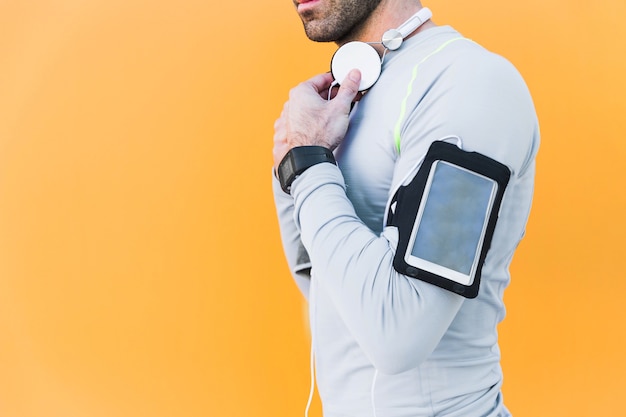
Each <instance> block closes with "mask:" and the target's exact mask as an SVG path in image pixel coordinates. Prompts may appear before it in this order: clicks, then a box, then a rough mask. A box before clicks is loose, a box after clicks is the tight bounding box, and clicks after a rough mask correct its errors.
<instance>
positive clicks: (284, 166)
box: [277, 146, 337, 194]
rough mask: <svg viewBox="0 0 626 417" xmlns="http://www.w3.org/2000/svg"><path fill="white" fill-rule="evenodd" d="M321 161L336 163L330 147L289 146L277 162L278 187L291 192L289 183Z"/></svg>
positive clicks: (288, 192)
mask: <svg viewBox="0 0 626 417" xmlns="http://www.w3.org/2000/svg"><path fill="white" fill-rule="evenodd" d="M322 162H330V163H332V164H334V165H337V162H336V161H335V156H334V155H333V153H332V152H331V150H330V149H328V148H325V147H323V146H297V147H295V148H291V149H290V150H289V152H287V154H286V155H285V157H284V158H283V160H282V161H280V164H278V171H277V174H278V180H279V182H280V188H282V189H283V191H284V192H286V193H287V194H290V193H291V184H292V183H293V182H294V180H295V179H296V178H298V176H299V175H301V174H302V173H303V172H304V171H306V170H307V169H309V168H310V167H312V166H313V165H317V164H321V163H322Z"/></svg>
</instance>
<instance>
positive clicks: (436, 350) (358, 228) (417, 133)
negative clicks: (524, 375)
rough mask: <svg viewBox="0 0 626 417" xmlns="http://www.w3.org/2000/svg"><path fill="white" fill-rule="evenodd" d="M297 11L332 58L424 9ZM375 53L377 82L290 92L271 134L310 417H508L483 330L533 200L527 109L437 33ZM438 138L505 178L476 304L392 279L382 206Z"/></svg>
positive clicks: (497, 66)
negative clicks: (301, 327)
mask: <svg viewBox="0 0 626 417" xmlns="http://www.w3.org/2000/svg"><path fill="white" fill-rule="evenodd" d="M295 5H296V8H297V11H298V14H299V15H300V18H301V19H302V21H303V23H304V28H305V31H306V34H307V36H308V37H309V38H310V39H312V40H314V41H322V42H336V43H337V44H338V45H340V46H341V45H344V44H346V43H347V42H350V41H363V42H378V41H380V40H381V38H382V36H383V33H384V32H385V31H387V30H388V29H393V28H398V27H399V26H401V25H402V24H403V23H404V22H406V21H407V20H408V19H409V18H410V17H411V16H413V15H414V14H415V13H416V12H417V11H419V10H420V9H422V5H421V4H420V3H419V2H418V1H416V0H300V2H299V3H298V2H296V3H295ZM375 47H376V48H377V51H378V52H379V54H380V55H381V57H382V56H383V55H384V60H383V66H382V73H381V75H380V78H379V79H378V81H377V82H376V83H375V84H374V86H373V87H371V88H370V89H369V90H368V91H366V92H365V93H364V94H362V93H359V92H358V89H359V85H360V81H361V72H360V71H359V70H352V71H350V72H349V73H348V75H347V76H346V77H345V78H344V79H342V80H337V81H338V82H340V87H339V89H338V90H337V88H336V87H335V86H334V84H333V76H332V75H331V74H321V75H318V76H315V77H313V78H311V79H310V80H308V81H305V82H303V83H302V84H300V85H298V86H297V87H295V88H294V89H292V90H291V92H290V95H289V101H288V102H287V103H286V104H285V106H284V109H283V112H282V114H281V115H280V118H279V119H278V120H277V121H276V123H275V135H274V150H273V155H274V170H275V171H274V172H275V176H274V179H273V181H274V196H275V202H276V207H277V211H278V218H279V223H280V228H281V236H282V240H283V246H284V250H285V254H286V257H287V260H288V263H289V266H290V269H291V271H292V273H293V276H294V279H295V281H296V284H297V285H298V287H299V288H300V290H301V291H302V293H303V294H304V296H305V297H306V298H307V299H308V301H309V308H310V325H311V333H312V339H313V340H312V344H313V346H312V350H313V352H314V354H315V367H316V374H317V384H318V388H319V393H320V397H321V399H322V404H323V408H324V415H325V416H326V417H347V416H350V417H356V416H358V417H364V416H378V417H382V416H384V417H421V416H447V417H485V416H487V417H495V416H500V417H503V416H509V415H510V414H509V412H508V411H507V409H506V407H505V406H504V404H503V400H502V396H501V385H502V372H501V368H500V353H499V348H498V341H497V329H496V327H497V324H498V323H499V322H500V321H501V320H502V319H503V317H504V313H505V309H504V305H503V301H502V297H503V292H504V289H505V288H506V286H507V285H508V283H509V280H510V277H509V272H508V267H509V264H510V262H511V259H512V256H513V252H514V250H515V248H516V246H517V245H518V243H519V241H520V239H521V238H522V236H523V234H524V229H525V225H526V221H527V217H528V214H529V211H530V205H531V199H532V192H533V182H534V168H535V155H536V152H537V148H538V144H539V131H538V125H537V119H536V115H535V110H534V107H533V104H532V100H531V98H530V95H529V93H528V91H527V88H526V86H525V84H524V82H523V80H522V79H521V77H520V76H519V74H518V73H517V71H516V70H515V69H514V68H513V66H512V65H511V64H510V63H508V62H507V61H506V60H504V59H503V58H501V57H499V56H497V55H495V54H492V53H490V52H488V51H486V50H485V49H483V48H482V47H480V46H479V45H477V44H476V43H474V42H472V41H470V40H468V39H466V38H463V37H462V36H461V35H460V34H459V33H458V32H456V31H455V30H454V29H452V28H451V27H448V26H436V25H435V24H434V23H433V22H432V21H430V20H428V21H427V22H425V23H423V24H422V25H421V26H419V28H417V29H416V30H414V31H412V32H411V33H409V34H408V35H407V36H405V37H404V40H403V43H402V46H401V47H400V48H399V49H398V50H395V51H392V50H388V51H384V50H385V47H384V46H382V45H375ZM329 89H330V93H329ZM437 141H444V142H450V143H453V144H456V145H458V146H459V147H462V149H463V150H464V151H467V152H472V153H478V154H480V155H484V156H486V157H488V158H489V159H490V160H494V161H497V162H499V163H501V164H503V165H505V166H506V167H507V168H508V170H509V171H510V178H509V179H508V186H507V187H506V191H505V193H504V197H503V199H502V201H501V207H500V209H499V213H498V214H499V216H498V220H497V223H496V225H495V231H494V232H493V237H492V240H491V245H490V247H489V248H488V252H487V257H486V259H483V260H482V261H481V267H482V276H481V277H480V289H479V292H478V295H477V296H476V297H475V298H466V297H464V296H463V295H462V294H459V293H457V292H455V291H451V290H450V288H444V287H442V286H441V285H435V284H433V283H432V282H427V281H425V280H422V279H419V278H413V277H410V276H408V275H407V274H403V273H401V272H399V271H398V270H397V267H395V266H394V256H395V252H396V248H397V246H398V239H399V237H398V236H399V232H398V227H394V226H393V225H388V224H387V223H386V220H387V218H386V214H387V212H388V206H389V203H390V200H391V199H392V197H393V196H394V195H395V193H396V191H397V190H398V188H399V187H400V185H402V184H406V183H407V180H410V178H411V177H412V176H413V175H414V174H415V169H416V167H419V166H420V164H421V161H422V160H423V159H424V157H425V155H426V154H427V152H428V150H429V147H430V145H431V144H433V143H434V142H437ZM310 150H313V152H314V153H315V152H317V153H318V154H317V155H314V158H313V159H315V158H318V159H317V160H316V161H315V162H313V163H308V164H307V163H305V164H304V166H301V167H299V169H298V172H297V173H296V174H298V175H295V174H294V172H289V170H287V171H285V167H284V166H283V167H281V162H283V165H285V162H284V161H288V160H291V161H293V160H294V159H293V158H296V159H297V158H299V157H302V155H299V156H298V155H297V154H298V153H302V152H305V153H306V152H309V151H310ZM326 150H328V151H326ZM330 151H333V152H334V158H335V159H336V163H337V165H335V163H334V161H333V158H332V155H328V153H330ZM286 155H287V158H286V157H285V156H286ZM308 157H310V155H308V156H307V155H304V159H305V160H306V159H307V158H308ZM290 158H291V159H290ZM294 163H295V162H294ZM291 168H293V166H292V167H291ZM287 177H289V178H287ZM450 200H451V201H453V200H454V199H453V198H452V197H451V199H450ZM415 204H417V203H415ZM451 204H452V203H451ZM457 209H458V207H457ZM487 246H489V245H487Z"/></svg>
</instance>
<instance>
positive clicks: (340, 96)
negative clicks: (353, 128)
mask: <svg viewBox="0 0 626 417" xmlns="http://www.w3.org/2000/svg"><path fill="white" fill-rule="evenodd" d="M360 83H361V72H360V71H359V70H357V69H353V70H352V71H350V72H349V73H348V75H347V76H346V78H345V79H344V80H343V81H342V82H341V86H340V87H339V91H337V95H336V96H335V98H334V99H333V102H335V103H336V105H339V106H341V107H343V108H345V109H346V113H349V111H350V106H351V105H352V102H353V101H355V99H356V98H357V95H358V94H359V84H360Z"/></svg>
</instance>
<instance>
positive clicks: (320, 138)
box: [273, 70, 361, 169]
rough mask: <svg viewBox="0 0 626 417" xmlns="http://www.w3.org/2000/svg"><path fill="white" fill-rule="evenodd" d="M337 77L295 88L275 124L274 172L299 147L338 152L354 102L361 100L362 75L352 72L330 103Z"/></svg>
mask: <svg viewBox="0 0 626 417" xmlns="http://www.w3.org/2000/svg"><path fill="white" fill-rule="evenodd" d="M332 82H333V77H332V75H331V74H329V73H325V74H320V75H317V76H315V77H313V78H311V79H310V80H308V81H305V82H303V83H301V84H300V85H298V86H297V87H294V88H293V89H291V91H290V92H289V101H287V102H286V103H285V105H284V107H283V111H282V113H281V115H280V117H279V118H278V119H277V120H276V122H275V123H274V150H273V156H274V169H277V168H278V164H279V163H280V161H282V159H283V157H284V156H285V154H287V152H289V150H290V149H291V148H293V147H296V146H324V147H326V148H328V149H330V150H334V149H335V148H336V147H337V146H339V144H340V143H341V141H342V140H343V138H344V136H345V135H346V131H347V130H348V122H349V115H350V109H351V108H352V103H353V102H355V101H358V100H359V99H360V98H361V94H360V93H359V91H358V90H359V88H358V87H359V83H360V82H361V73H360V72H359V71H358V70H352V71H351V72H350V73H349V74H348V76H347V77H346V79H345V80H343V82H342V83H341V86H340V87H339V90H338V91H337V92H336V94H334V96H331V97H332V98H331V99H330V100H328V90H329V89H330V88H331V85H332Z"/></svg>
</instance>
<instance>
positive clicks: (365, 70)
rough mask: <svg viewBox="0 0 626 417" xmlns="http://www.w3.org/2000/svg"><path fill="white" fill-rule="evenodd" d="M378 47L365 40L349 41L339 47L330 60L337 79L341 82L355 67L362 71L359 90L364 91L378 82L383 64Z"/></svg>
mask: <svg viewBox="0 0 626 417" xmlns="http://www.w3.org/2000/svg"><path fill="white" fill-rule="evenodd" d="M380 61H381V60H380V56H379V55H378V52H376V49H374V47H372V46H371V45H368V44H366V43H365V42H348V43H346V44H345V45H343V46H342V47H341V48H339V49H337V51H336V52H335V54H334V55H333V58H332V60H331V62H330V71H331V72H332V74H333V77H334V78H335V81H337V82H338V83H341V82H342V81H343V80H344V79H345V78H346V76H347V75H348V73H349V72H350V71H352V70H353V69H358V70H359V71H360V72H361V83H360V84H359V91H364V90H367V89H368V88H370V87H371V86H373V85H374V83H376V81H377V80H378V77H380V72H381V70H382V64H381V62H380Z"/></svg>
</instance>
